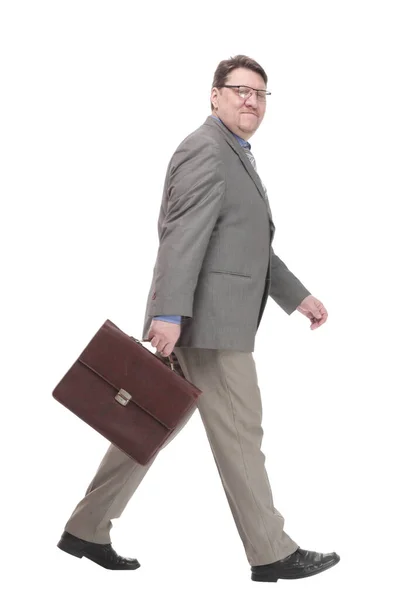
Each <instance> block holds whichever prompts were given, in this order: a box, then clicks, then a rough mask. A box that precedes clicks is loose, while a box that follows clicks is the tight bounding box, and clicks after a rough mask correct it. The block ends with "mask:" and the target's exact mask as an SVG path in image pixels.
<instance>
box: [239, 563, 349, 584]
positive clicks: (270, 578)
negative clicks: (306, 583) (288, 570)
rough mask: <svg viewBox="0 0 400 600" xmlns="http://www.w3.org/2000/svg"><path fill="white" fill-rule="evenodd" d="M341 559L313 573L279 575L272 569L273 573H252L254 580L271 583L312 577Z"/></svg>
mask: <svg viewBox="0 0 400 600" xmlns="http://www.w3.org/2000/svg"><path fill="white" fill-rule="evenodd" d="M339 561H340V557H339V558H338V559H337V560H334V561H333V562H331V563H327V564H326V565H324V566H323V567H321V568H320V569H318V571H314V572H313V573H299V574H298V575H292V576H290V575H286V576H285V575H277V574H276V573H274V572H273V571H272V572H271V573H265V574H262V573H252V574H251V579H252V581H267V582H270V583H276V582H277V581H278V579H304V578H305V577H312V576H313V575H318V574H319V573H322V572H323V571H327V570H328V569H330V568H331V567H334V566H335V565H337V564H338V562H339Z"/></svg>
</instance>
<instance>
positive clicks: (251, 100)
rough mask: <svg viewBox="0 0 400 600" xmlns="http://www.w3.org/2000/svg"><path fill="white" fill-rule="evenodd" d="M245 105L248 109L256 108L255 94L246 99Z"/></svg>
mask: <svg viewBox="0 0 400 600" xmlns="http://www.w3.org/2000/svg"><path fill="white" fill-rule="evenodd" d="M245 104H246V105H247V106H249V107H250V106H251V107H253V108H256V107H257V106H258V97H257V92H253V93H252V94H251V96H250V97H249V98H247V99H246V101H245Z"/></svg>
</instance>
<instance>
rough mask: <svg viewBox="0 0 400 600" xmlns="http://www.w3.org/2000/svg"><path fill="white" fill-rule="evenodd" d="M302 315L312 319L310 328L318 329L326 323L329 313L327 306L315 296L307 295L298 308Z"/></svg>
mask: <svg viewBox="0 0 400 600" xmlns="http://www.w3.org/2000/svg"><path fill="white" fill-rule="evenodd" d="M296 310H298V311H299V312H301V314H302V315H305V316H306V317H308V318H309V319H310V321H311V327H310V329H317V327H321V325H323V324H324V323H325V321H326V320H327V318H328V313H327V310H326V308H325V306H324V305H323V304H322V302H320V301H319V300H317V298H314V296H307V297H306V298H304V300H303V302H302V303H301V304H299V306H298V307H297V308H296Z"/></svg>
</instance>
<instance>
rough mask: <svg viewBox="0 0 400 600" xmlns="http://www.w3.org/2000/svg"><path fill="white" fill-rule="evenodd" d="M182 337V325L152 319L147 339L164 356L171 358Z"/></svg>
mask: <svg viewBox="0 0 400 600" xmlns="http://www.w3.org/2000/svg"><path fill="white" fill-rule="evenodd" d="M180 335H181V325H178V323H169V322H168V321H161V320H159V319H152V321H151V325H150V329H149V331H148V335H147V338H146V339H145V340H143V341H144V342H151V345H152V346H154V347H155V348H156V349H157V350H158V352H159V353H160V354H161V355H162V356H169V355H170V354H171V352H172V351H173V349H174V346H175V344H176V342H177V341H178V339H179V336H180Z"/></svg>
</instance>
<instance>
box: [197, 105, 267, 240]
mask: <svg viewBox="0 0 400 600" xmlns="http://www.w3.org/2000/svg"><path fill="white" fill-rule="evenodd" d="M204 124H207V125H211V126H212V127H218V128H219V130H220V131H221V132H222V134H223V136H224V138H225V140H226V141H227V142H228V144H229V145H230V146H231V148H232V150H233V151H234V152H236V154H237V155H238V157H239V158H240V160H241V161H242V163H243V166H244V168H245V169H246V171H247V173H248V174H249V175H250V177H251V178H252V180H253V182H254V184H255V185H256V187H257V189H258V191H259V192H260V194H261V197H262V199H263V200H264V202H265V204H266V206H267V210H268V216H269V218H270V221H271V225H272V227H273V229H275V225H274V222H273V219H272V214H271V208H270V206H269V202H268V198H266V196H265V193H264V188H263V186H262V183H261V179H260V177H259V175H258V173H257V171H256V170H255V169H254V167H253V165H252V164H251V162H250V160H249V158H248V157H247V155H246V153H245V151H244V150H243V148H242V146H241V145H240V144H239V141H238V140H237V139H236V138H235V136H234V135H233V134H232V132H231V131H230V130H229V129H228V128H227V127H226V126H225V125H224V124H223V123H221V122H220V121H217V120H216V119H214V118H213V117H211V116H208V117H207V119H206V120H205V122H204Z"/></svg>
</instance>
